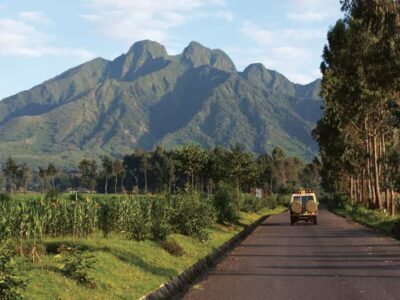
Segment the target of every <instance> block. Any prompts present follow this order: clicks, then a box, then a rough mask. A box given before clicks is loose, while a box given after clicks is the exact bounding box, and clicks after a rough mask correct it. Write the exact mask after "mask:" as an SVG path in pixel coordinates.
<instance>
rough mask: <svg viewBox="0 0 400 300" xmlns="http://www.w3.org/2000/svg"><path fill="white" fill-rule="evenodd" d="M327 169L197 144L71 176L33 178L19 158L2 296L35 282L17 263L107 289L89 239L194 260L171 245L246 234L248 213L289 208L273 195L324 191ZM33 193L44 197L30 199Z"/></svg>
mask: <svg viewBox="0 0 400 300" xmlns="http://www.w3.org/2000/svg"><path fill="white" fill-rule="evenodd" d="M98 166H99V167H98ZM318 170H319V162H318V160H315V161H314V162H313V163H304V162H302V161H301V160H299V159H297V158H292V157H287V156H286V155H285V153H284V152H283V151H282V150H281V149H280V148H276V149H274V151H273V153H272V155H271V156H270V155H268V154H264V155H259V156H254V155H253V154H251V153H248V152H245V151H243V150H242V149H241V148H240V147H238V146H236V147H232V148H231V149H230V150H224V149H223V148H215V149H213V150H203V149H201V148H200V147H199V146H195V145H188V146H185V147H182V148H180V149H177V150H171V151H167V150H164V149H162V148H161V147H158V148H157V149H156V150H155V151H154V152H144V151H135V152H134V153H132V154H130V155H126V156H125V157H124V159H123V160H118V159H111V158H110V157H108V156H105V157H103V159H102V161H101V162H97V161H96V160H87V159H83V160H82V161H81V162H80V163H79V165H78V166H77V169H76V170H74V171H69V172H64V171H62V170H60V169H58V168H57V167H56V166H55V165H53V164H49V165H48V166H47V167H45V168H43V167H39V168H38V169H37V170H33V171H31V170H30V168H29V167H28V165H27V164H25V163H17V162H16V161H15V160H14V159H13V158H11V157H9V158H8V159H7V161H6V162H5V164H4V168H3V185H4V189H5V190H6V191H7V192H8V193H2V194H0V241H1V242H0V244H1V249H4V251H3V250H2V251H3V252H0V259H2V261H4V270H5V271H4V275H2V276H4V278H8V283H7V286H6V289H4V291H5V292H2V291H0V295H3V294H4V295H5V293H6V292H7V293H10V294H12V295H20V294H21V290H22V289H23V287H24V286H25V284H26V282H24V281H23V280H21V279H20V278H19V277H18V276H16V275H15V274H18V272H16V270H15V268H14V267H13V261H15V259H17V260H25V262H26V264H27V265H31V266H33V267H34V266H36V265H41V264H43V260H45V261H51V262H52V263H54V262H56V263H57V264H60V266H59V267H57V268H58V269H57V270H58V271H57V272H56V273H57V274H58V275H53V276H55V277H57V276H60V275H61V276H63V277H66V278H69V279H70V280H73V281H75V282H76V284H78V285H82V286H84V287H85V288H90V289H97V286H98V283H97V282H96V278H95V277H93V276H92V274H96V271H95V270H94V269H95V268H96V265H97V264H98V261H97V260H96V258H97V256H96V255H97V254H96V251H103V248H101V250H96V251H95V252H93V251H89V250H88V249H86V248H85V246H84V245H85V244H86V242H82V241H89V240H91V239H96V240H98V241H101V243H104V244H106V245H108V243H110V241H111V240H112V241H113V242H114V241H115V240H116V239H117V240H118V243H123V242H121V241H122V240H127V241H131V242H133V243H134V242H146V241H153V242H154V243H157V245H159V246H158V247H160V248H161V249H164V250H165V251H167V252H168V253H170V255H172V256H179V257H185V255H186V254H185V251H184V249H183V248H182V247H181V245H180V244H179V243H177V242H176V241H174V240H171V239H170V238H169V237H171V236H175V235H178V236H183V237H188V238H191V239H195V240H198V241H201V242H207V241H208V240H209V239H210V238H213V236H212V235H211V233H212V232H213V231H212V228H215V226H228V227H230V226H240V224H241V223H242V222H243V214H254V213H263V212H264V213H265V212H266V210H268V209H270V210H271V209H274V208H275V207H282V205H286V204H287V198H285V197H281V196H279V197H278V196H276V195H272V194H271V192H274V193H276V192H280V193H283V192H285V191H290V190H291V189H293V188H296V187H299V186H304V185H306V186H310V187H315V186H317V185H318V180H319V175H318ZM254 187H260V188H262V189H263V190H264V198H256V197H255V196H254V195H252V194H249V192H250V191H252V188H254ZM31 189H36V193H32V192H30V191H28V192H27V190H31ZM58 189H60V190H64V191H69V193H64V194H61V193H60V192H59V190H58ZM96 190H97V192H98V193H95V191H96ZM17 191H18V193H17ZM39 191H43V192H46V193H45V194H43V193H39ZM21 192H24V193H21ZM243 192H246V193H247V194H243ZM110 193H112V194H110ZM279 211H282V210H279ZM253 220H254V219H253ZM217 224H218V225H217ZM59 240H62V241H63V242H59ZM49 241H50V242H49ZM78 241H79V242H78ZM213 242H215V241H213ZM124 245H125V243H124ZM107 247H108V246H107ZM105 249H108V248H105ZM104 251H105V250H104ZM132 255H133V254H132ZM127 257H128V258H127V259H130V258H129V257H130V256H129V255H128V256H127ZM59 258H60V259H59ZM191 261H193V258H192V260H191ZM103 267H104V266H103ZM147 268H150V267H149V266H148V267H147ZM163 278H164V277H163ZM164 280H165V279H164ZM160 283H161V282H159V284H160ZM28 288H30V287H29V285H28Z"/></svg>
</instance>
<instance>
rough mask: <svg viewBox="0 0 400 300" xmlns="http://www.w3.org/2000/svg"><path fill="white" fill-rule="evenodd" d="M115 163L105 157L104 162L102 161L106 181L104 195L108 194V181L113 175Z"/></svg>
mask: <svg viewBox="0 0 400 300" xmlns="http://www.w3.org/2000/svg"><path fill="white" fill-rule="evenodd" d="M112 165H113V162H112V160H111V158H110V157H109V156H107V155H106V156H104V157H103V161H102V166H103V175H104V179H105V184H104V194H107V192H108V179H109V178H110V176H112V173H113V167H112Z"/></svg>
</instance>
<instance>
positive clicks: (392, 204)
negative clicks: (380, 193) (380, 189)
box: [390, 189, 396, 216]
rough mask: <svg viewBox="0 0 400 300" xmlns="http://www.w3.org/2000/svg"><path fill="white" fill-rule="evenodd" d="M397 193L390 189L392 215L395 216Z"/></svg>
mask: <svg viewBox="0 0 400 300" xmlns="http://www.w3.org/2000/svg"><path fill="white" fill-rule="evenodd" d="M395 200H396V199H395V195H394V190H393V189H391V190H390V203H391V206H392V207H391V209H390V213H391V215H392V216H394V215H395V214H396V203H395Z"/></svg>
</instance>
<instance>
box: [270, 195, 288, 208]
mask: <svg viewBox="0 0 400 300" xmlns="http://www.w3.org/2000/svg"><path fill="white" fill-rule="evenodd" d="M271 197H273V198H274V199H273V200H272V201H274V205H273V207H271V208H275V206H276V204H277V205H281V206H286V207H289V205H290V200H291V197H292V196H291V194H284V195H283V194H279V195H278V196H271Z"/></svg>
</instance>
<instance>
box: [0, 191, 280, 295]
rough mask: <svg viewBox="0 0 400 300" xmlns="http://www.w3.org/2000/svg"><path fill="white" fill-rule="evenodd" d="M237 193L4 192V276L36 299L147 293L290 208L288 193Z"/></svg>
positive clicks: (0, 225) (14, 289)
mask: <svg viewBox="0 0 400 300" xmlns="http://www.w3.org/2000/svg"><path fill="white" fill-rule="evenodd" d="M234 191H235V189H232V188H230V187H228V186H221V187H220V189H219V190H218V192H217V193H216V194H215V195H211V194H201V193H199V192H195V191H188V192H183V193H178V194H175V195H154V196H132V197H128V196H125V197H124V196H120V197H115V198H113V197H111V198H108V199H107V198H106V197H100V198H96V197H90V196H88V197H81V196H79V195H73V197H70V198H68V197H67V198H66V197H60V196H58V195H53V194H52V193H48V194H47V195H46V197H44V196H40V197H33V198H29V199H16V198H12V197H10V196H9V195H5V194H2V195H1V197H0V234H1V239H0V246H1V247H0V259H1V261H4V262H5V268H3V269H1V270H0V276H3V275H4V276H6V277H7V276H8V277H9V278H14V279H15V283H18V284H14V282H10V284H8V285H7V286H6V292H7V293H13V294H22V295H23V297H26V298H29V299H52V298H57V299H82V298H83V299H89V298H90V299H115V298H129V299H132V298H140V297H141V296H143V295H145V294H147V293H149V292H151V291H152V290H155V289H156V288H157V287H159V286H160V284H162V283H165V282H167V281H168V280H169V279H170V278H172V277H174V276H177V275H178V274H180V273H181V272H182V271H184V270H186V269H187V268H188V267H189V266H191V265H193V264H194V263H195V262H197V261H198V260H199V259H201V258H203V257H204V256H206V255H208V254H209V253H211V252H212V251H213V250H214V249H216V248H217V247H219V246H220V245H222V244H223V243H224V242H226V241H227V240H229V239H230V238H232V237H233V236H235V235H236V234H237V233H238V232H240V231H242V230H243V228H244V227H246V226H247V225H248V224H251V223H253V222H254V221H255V220H256V219H258V218H259V217H260V215H265V214H272V213H274V212H281V211H282V210H284V208H283V207H282V206H279V205H280V204H283V203H284V202H285V201H286V200H285V197H269V198H265V199H258V198H256V197H254V196H251V195H240V194H239V195H238V194H236V193H234ZM241 208H242V210H240V209H241ZM244 210H245V211H244ZM0 278H1V277H0ZM3 294H5V293H4V291H2V290H0V298H1V297H2V296H4V295H3ZM7 299H8V298H7Z"/></svg>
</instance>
